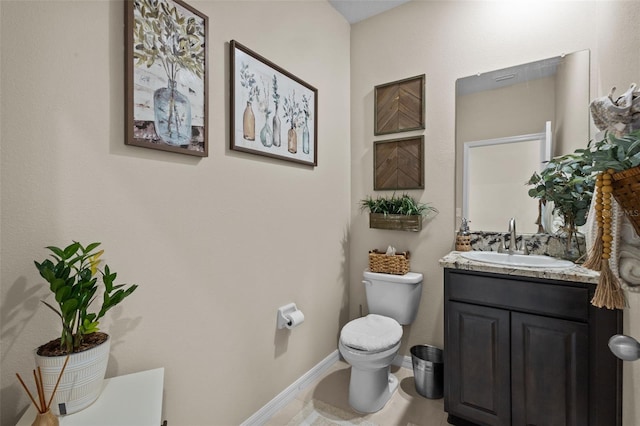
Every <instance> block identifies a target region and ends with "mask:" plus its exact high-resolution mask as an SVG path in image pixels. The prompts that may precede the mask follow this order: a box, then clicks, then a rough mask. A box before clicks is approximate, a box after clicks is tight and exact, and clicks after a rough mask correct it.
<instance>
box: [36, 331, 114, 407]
mask: <svg viewBox="0 0 640 426" xmlns="http://www.w3.org/2000/svg"><path fill="white" fill-rule="evenodd" d="M110 347H111V338H108V339H107V340H106V341H105V342H104V343H102V344H101V345H99V346H96V347H95V348H92V349H89V350H86V351H82V352H78V353H74V354H71V356H70V357H69V362H68V363H67V367H66V368H65V370H64V374H63V375H62V378H61V379H60V384H59V385H58V390H57V391H56V395H55V397H54V398H53V402H52V403H51V411H52V412H53V414H55V415H57V416H59V415H64V414H72V413H76V412H78V411H80V410H82V409H84V408H87V407H88V406H89V405H91V404H92V403H93V402H94V401H95V400H96V399H98V396H100V392H101V391H102V381H103V380H104V375H105V373H106V372H107V363H108V362H109V349H110ZM66 358H67V357H66V355H63V356H56V357H47V356H40V355H38V354H37V353H36V354H35V359H36V365H37V366H38V367H40V369H41V370H42V382H43V386H44V394H45V396H46V401H47V402H48V401H49V398H51V393H52V392H53V389H54V388H55V386H56V382H57V380H58V375H59V374H60V370H62V366H63V365H64V361H65V359H66Z"/></svg>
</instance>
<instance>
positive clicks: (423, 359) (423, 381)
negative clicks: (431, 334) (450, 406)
mask: <svg viewBox="0 0 640 426" xmlns="http://www.w3.org/2000/svg"><path fill="white" fill-rule="evenodd" d="M411 362H412V364H413V377H414V380H415V382H416V390H417V391H418V393H419V394H420V395H422V396H424V397H426V398H429V399H439V398H442V396H443V387H444V361H443V356H442V349H438V348H436V347H435V346H430V345H416V346H413V347H412V348H411Z"/></svg>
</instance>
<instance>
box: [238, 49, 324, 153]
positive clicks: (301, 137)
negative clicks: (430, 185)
mask: <svg viewBox="0 0 640 426" xmlns="http://www.w3.org/2000/svg"><path fill="white" fill-rule="evenodd" d="M229 50H230V53H231V61H230V63H231V132H230V133H231V140H230V148H231V149H232V150H235V151H243V152H249V153H252V154H258V155H264V156H266V157H273V158H278V159H281V160H287V161H293V162H296V163H302V164H306V165H310V166H317V165H318V90H317V89H316V88H314V87H313V86H311V85H310V84H308V83H305V82H304V81H302V80H301V79H300V78H298V77H296V76H294V75H293V74H291V73H289V72H287V71H285V70H284V69H282V68H281V67H279V66H277V65H276V64H274V63H273V62H271V61H269V60H268V59H265V58H264V57H262V56H260V55H259V54H257V53H256V52H253V51H252V50H250V49H248V48H247V47H245V46H243V45H241V44H240V43H238V42H237V41H235V40H231V42H230V49H229Z"/></svg>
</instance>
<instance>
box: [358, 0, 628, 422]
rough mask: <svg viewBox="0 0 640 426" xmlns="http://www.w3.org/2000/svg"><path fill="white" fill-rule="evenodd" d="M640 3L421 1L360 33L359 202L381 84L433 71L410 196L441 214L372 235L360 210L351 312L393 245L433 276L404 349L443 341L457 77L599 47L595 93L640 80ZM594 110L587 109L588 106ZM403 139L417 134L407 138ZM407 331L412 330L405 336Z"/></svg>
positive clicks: (368, 190) (365, 189) (362, 26)
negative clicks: (421, 157) (418, 187)
mask: <svg viewBox="0 0 640 426" xmlns="http://www.w3.org/2000/svg"><path fill="white" fill-rule="evenodd" d="M638 17H640V2H628V1H613V2H610V1H601V2H500V1H498V2H485V1H469V2H461V1H455V2H449V1H415V0H414V1H412V2H409V3H406V4H404V5H402V6H400V7H398V8H396V9H393V10H391V11H389V12H387V13H385V14H383V15H379V16H376V17H373V18H371V19H368V20H366V21H363V22H361V23H358V24H355V25H353V26H352V28H351V76H352V78H351V165H352V167H351V188H352V190H351V205H352V206H356V204H357V202H358V200H360V199H361V198H363V197H365V196H367V195H370V194H374V192H373V185H372V182H371V175H372V162H373V152H372V142H373V141H374V140H383V139H387V138H391V137H393V136H395V135H391V136H389V137H374V135H373V122H372V120H373V113H372V111H373V87H374V86H375V85H377V84H382V83H386V82H389V81H394V80H398V79H401V78H405V77H410V76H414V75H418V74H423V73H424V74H426V115H427V116H426V130H424V131H423V132H414V133H413V134H424V135H425V145H426V146H425V173H426V176H425V181H426V185H425V189H424V190H423V191H411V193H412V194H414V195H416V196H417V197H419V198H420V199H421V200H422V201H430V202H433V203H434V205H435V206H436V207H438V208H439V209H440V214H439V215H438V216H437V217H436V218H435V219H434V220H433V221H432V222H431V223H430V224H429V225H427V227H426V229H424V230H423V231H422V232H420V233H419V234H412V233H401V232H389V231H379V230H370V229H368V223H367V217H366V215H364V214H360V213H359V211H358V210H357V209H356V208H352V216H351V217H352V223H351V229H352V232H351V245H350V247H351V264H350V271H351V280H350V281H351V283H352V285H351V290H350V306H351V309H350V312H351V316H352V317H353V316H355V315H357V312H358V306H359V305H361V304H364V303H365V302H364V300H365V299H364V292H363V290H362V288H361V286H359V285H358V278H359V275H360V271H361V270H362V269H363V268H365V267H366V262H367V259H366V256H365V253H366V252H367V250H369V249H371V248H374V247H385V246H386V245H387V244H393V245H395V246H396V247H398V248H400V249H402V250H407V249H408V250H410V251H411V253H412V259H411V266H412V269H413V270H415V271H419V272H422V273H424V274H425V277H426V281H425V285H424V292H423V299H422V303H421V306H420V311H419V313H418V318H417V320H416V322H415V323H414V324H413V325H412V326H411V327H409V328H408V333H406V334H408V336H407V338H406V340H405V342H404V345H403V349H401V351H403V352H404V353H405V354H407V353H408V348H409V347H410V346H411V345H413V344H417V343H430V344H435V345H442V343H443V329H442V328H443V327H442V297H443V295H442V284H443V283H442V269H441V268H440V267H439V265H438V259H439V258H440V257H442V256H443V255H444V254H445V253H447V252H448V251H449V250H451V249H452V246H453V236H454V234H453V230H454V226H455V225H454V173H455V172H454V161H455V148H454V140H455V139H454V137H455V135H454V131H455V103H454V99H455V81H456V79H458V78H460V77H465V76H469V75H473V74H475V73H477V72H479V71H484V70H493V69H501V68H505V67H508V66H511V65H516V64H522V63H527V62H531V61H535V60H539V59H544V58H548V57H551V56H556V55H560V54H562V53H568V52H575V51H578V50H583V49H590V50H591V52H592V56H591V71H592V72H591V96H592V98H593V97H597V96H604V95H606V94H607V93H608V92H609V90H610V88H611V86H617V87H619V88H626V87H628V85H629V84H630V83H631V82H638V79H640V57H639V56H638V50H639V48H640V32H638V31H630V30H629V28H631V27H633V22H635V21H637V20H638ZM579 107H580V108H587V105H579ZM404 135H408V134H407V133H405V134H404ZM629 305H630V309H628V310H627V311H625V331H626V332H627V333H629V334H632V335H634V336H635V337H636V338H639V339H640V314H638V312H637V311H638V310H640V295H637V294H632V295H629ZM405 331H407V330H405ZM624 379H625V380H624V424H625V425H626V426H635V425H638V424H640V407H639V406H638V404H637V403H635V404H634V401H637V400H638V397H639V396H640V362H636V363H625V364H624Z"/></svg>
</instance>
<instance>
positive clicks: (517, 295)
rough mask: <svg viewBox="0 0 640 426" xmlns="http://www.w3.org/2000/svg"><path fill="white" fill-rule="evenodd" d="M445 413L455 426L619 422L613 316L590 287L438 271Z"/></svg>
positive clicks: (617, 321) (601, 425) (617, 318)
mask: <svg viewBox="0 0 640 426" xmlns="http://www.w3.org/2000/svg"><path fill="white" fill-rule="evenodd" d="M444 285H445V312H444V313H445V320H444V325H445V351H444V352H445V360H444V376H445V377H444V389H445V401H444V403H445V410H446V411H447V412H448V413H449V423H451V424H458V425H470V424H477V425H514V426H555V425H558V426H614V425H620V424H621V409H622V404H621V402H622V401H621V400H622V396H621V389H622V387H621V372H622V370H621V362H620V361H619V360H618V359H617V358H616V357H615V356H613V354H611V352H610V351H609V348H608V346H607V343H608V340H609V338H610V337H611V336H612V335H614V334H617V333H621V332H622V314H621V312H620V311H611V310H606V309H598V308H595V307H593V306H591V304H590V300H591V298H592V296H593V292H594V291H595V285H593V284H585V283H575V282H569V281H555V280H543V279H537V278H527V277H518V276H512V275H502V274H494V273H486V272H475V271H467V270H457V269H445V279H444Z"/></svg>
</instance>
